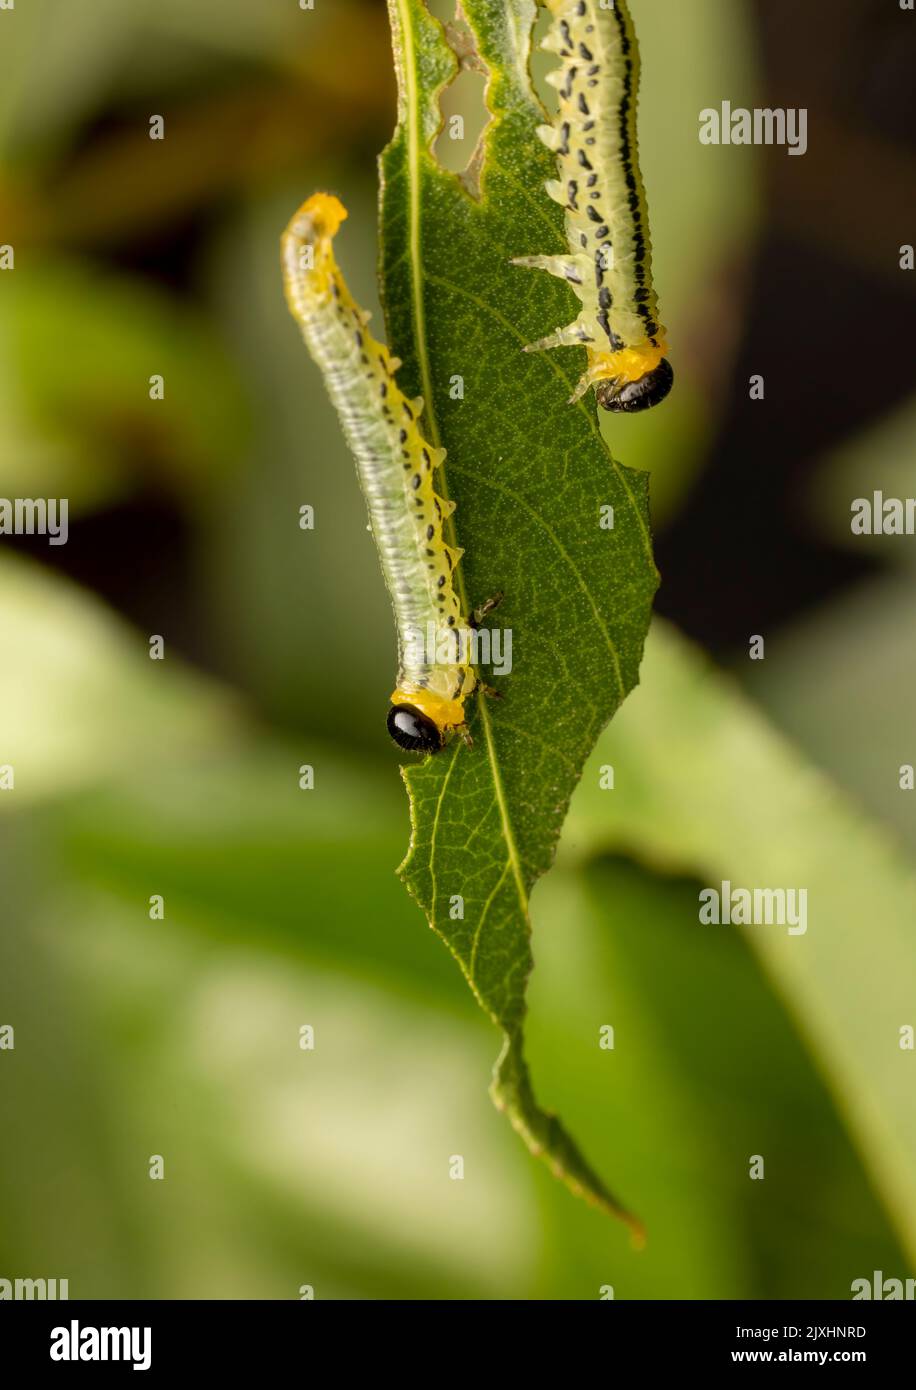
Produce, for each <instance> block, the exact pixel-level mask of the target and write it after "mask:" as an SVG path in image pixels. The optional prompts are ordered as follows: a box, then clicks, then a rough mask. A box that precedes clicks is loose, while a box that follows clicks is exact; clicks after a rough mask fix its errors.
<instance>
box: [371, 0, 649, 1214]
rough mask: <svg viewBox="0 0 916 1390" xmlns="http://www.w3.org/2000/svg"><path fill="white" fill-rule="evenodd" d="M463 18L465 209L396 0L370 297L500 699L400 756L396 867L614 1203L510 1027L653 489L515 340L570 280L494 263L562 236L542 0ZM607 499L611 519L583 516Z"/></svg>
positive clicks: (529, 1113) (562, 318)
mask: <svg viewBox="0 0 916 1390" xmlns="http://www.w3.org/2000/svg"><path fill="white" fill-rule="evenodd" d="M463 11H464V14H465V16H466V18H467V21H468V23H469V25H470V28H471V30H472V33H473V36H474V40H475V44H476V50H477V55H478V57H479V59H480V60H481V61H482V62H483V63H484V65H485V66H486V69H487V73H488V87H487V101H488V107H489V112H490V116H491V120H490V122H489V124H488V125H487V127H486V130H485V134H484V147H483V150H482V155H483V159H482V163H481V165H480V192H481V197H480V199H479V200H478V199H477V198H475V197H474V196H473V195H472V193H471V192H469V190H468V186H467V183H466V181H463V180H462V179H461V178H460V177H458V176H456V175H455V174H453V173H449V172H447V171H445V170H444V169H442V168H441V167H440V166H439V164H438V163H437V161H436V160H435V158H434V156H433V154H432V153H431V147H432V144H433V142H434V140H435V137H436V134H437V132H438V130H439V126H440V123H441V118H440V111H439V96H440V94H441V92H442V90H443V88H444V87H445V86H446V84H447V83H448V82H449V81H450V80H451V79H452V78H453V77H454V75H455V73H456V70H457V66H458V65H457V60H456V57H455V54H454V53H453V51H452V49H451V48H450V47H449V44H448V43H447V41H446V38H445V34H444V31H443V29H442V27H441V26H440V25H439V23H438V22H437V21H435V20H434V19H432V18H431V16H430V14H429V12H428V11H427V9H426V6H425V5H424V4H423V3H422V0H389V13H390V16H391V22H392V30H393V35H394V48H395V57H396V64H397V69H398V83H399V92H400V99H399V122H398V128H397V131H396V133H395V136H394V139H393V141H392V143H391V144H390V146H389V147H388V149H387V150H386V151H385V153H384V155H383V158H382V175H383V200H382V238H383V246H382V275H383V292H384V302H385V306H386V318H387V325H388V336H389V342H390V344H391V347H392V350H393V351H394V352H396V353H397V355H398V356H399V357H401V358H402V359H403V362H404V365H403V367H402V368H401V373H400V375H401V381H402V386H403V387H404V389H405V390H407V391H408V392H409V391H411V390H414V391H416V392H418V393H419V394H422V396H423V398H424V400H425V402H426V413H425V416H424V421H425V426H426V429H427V431H428V433H429V434H430V436H431V437H432V439H433V442H434V443H435V444H437V445H440V444H441V445H443V446H444V447H445V448H446V449H447V450H448V459H447V461H446V464H445V468H444V470H443V472H444V476H443V477H442V479H441V486H440V491H441V492H442V493H443V495H445V496H446V497H448V496H450V497H453V498H454V499H455V500H456V502H457V504H458V509H457V512H456V514H455V517H454V519H453V520H454V528H455V540H456V542H457V543H458V544H460V545H462V546H463V547H464V548H465V551H466V554H465V557H464V560H463V562H462V566H461V570H460V571H459V584H460V588H461V592H462V595H463V598H464V600H465V604H466V609H470V608H473V607H474V606H475V605H477V604H479V603H481V602H482V601H483V600H485V599H487V598H488V597H489V596H490V595H492V594H494V593H496V592H497V591H502V592H503V593H504V595H505V598H504V600H503V603H502V605H501V607H500V608H499V610H498V612H497V614H496V615H495V616H496V619H497V620H498V623H499V625H501V626H502V627H503V628H506V629H511V632H512V642H513V670H512V673H511V675H509V676H508V677H507V678H506V679H504V680H500V682H499V684H500V687H501V689H500V693H501V694H502V695H503V696H504V699H503V700H502V701H501V702H499V703H495V702H490V701H488V700H486V699H485V698H484V697H477V698H476V699H475V701H474V702H473V703H474V704H476V710H471V711H470V712H469V713H470V720H471V728H472V732H473V735H474V739H475V744H474V747H473V748H472V749H470V750H469V749H467V748H465V747H463V746H462V744H461V743H460V742H459V741H455V742H454V743H453V744H452V745H451V746H450V747H449V748H448V750H447V751H446V752H444V753H443V754H441V755H440V756H438V757H436V758H433V759H430V760H428V761H427V762H426V763H424V764H421V765H420V766H412V767H410V768H409V769H407V770H406V771H405V774H404V776H405V781H406V783H407V788H408V792H409V795H410V801H411V817H412V825H413V835H412V839H411V846H410V850H409V852H408V855H407V858H406V860H405V862H404V864H403V865H402V868H401V873H402V875H403V878H404V880H405V882H406V884H407V887H408V889H409V890H410V892H411V893H412V894H413V896H414V897H415V898H416V899H417V901H418V902H419V903H420V904H421V906H422V907H423V908H424V910H425V911H426V913H427V915H428V918H429V921H430V924H431V925H432V927H433V928H434V930H435V931H436V932H438V933H439V935H440V936H441V937H442V938H443V940H444V941H445V942H446V944H447V945H448V947H449V949H450V950H451V951H452V952H453V954H454V955H455V957H456V959H457V960H458V962H459V964H460V966H461V968H462V970H463V971H464V973H465V976H466V977H467V980H468V983H469V984H470V986H471V988H472V990H473V991H474V994H475V995H476V997H477V999H478V1001H479V1003H480V1005H481V1007H482V1008H483V1009H484V1010H485V1011H486V1012H487V1013H488V1014H489V1016H490V1017H491V1019H492V1020H493V1021H494V1023H496V1024H498V1025H499V1027H500V1028H501V1029H502V1030H503V1033H504V1035H505V1041H504V1047H503V1051H502V1055H501V1057H500V1059H499V1062H498V1063H497V1067H496V1072H495V1076H494V1081H493V1087H492V1095H493V1099H494V1101H495V1102H496V1104H497V1106H499V1107H500V1108H501V1109H504V1110H505V1111H506V1112H507V1113H508V1115H509V1118H510V1120H511V1121H512V1124H513V1125H514V1126H515V1128H516V1129H517V1130H518V1131H519V1132H520V1134H521V1135H522V1137H523V1138H524V1140H525V1142H526V1143H527V1144H528V1146H529V1148H530V1149H531V1151H532V1152H533V1153H535V1154H537V1155H539V1156H541V1157H542V1158H544V1159H545V1161H546V1162H547V1163H548V1165H549V1166H550V1167H551V1169H552V1170H553V1171H554V1172H555V1174H556V1175H557V1176H558V1177H560V1178H562V1179H563V1180H564V1181H565V1182H566V1183H567V1185H568V1186H569V1187H570V1188H571V1189H572V1190H573V1191H574V1192H576V1193H578V1194H581V1195H583V1196H584V1197H586V1198H587V1199H588V1200H590V1201H592V1202H594V1203H596V1204H597V1205H598V1206H600V1207H602V1208H604V1209H605V1210H608V1211H612V1212H615V1213H616V1214H618V1215H623V1216H625V1217H626V1213H625V1212H624V1211H623V1210H622V1208H621V1207H620V1204H619V1203H618V1201H617V1199H616V1198H615V1197H614V1196H612V1195H611V1193H610V1191H609V1190H608V1188H607V1187H605V1185H604V1183H603V1182H602V1180H601V1179H600V1178H599V1177H598V1176H597V1175H596V1173H595V1172H594V1171H593V1170H592V1169H591V1168H590V1167H589V1165H588V1164H587V1163H586V1161H585V1159H584V1158H583V1156H582V1155H581V1153H580V1152H579V1150H578V1148H577V1147H576V1145H575V1143H574V1142H573V1140H572V1139H571V1138H570V1136H569V1135H568V1134H567V1133H566V1131H565V1130H564V1129H563V1127H562V1125H561V1124H560V1122H559V1120H558V1119H556V1117H554V1116H552V1115H550V1114H548V1113H547V1112H546V1111H544V1110H543V1109H541V1107H540V1106H539V1105H538V1103H537V1101H536V1100H535V1097H534V1093H533V1091H532V1087H531V1083H530V1080H529V1075H528V1069H527V1066H526V1063H525V1057H524V1046H523V1025H524V1018H525V1007H526V1006H525V989H526V984H527V980H528V975H529V973H530V970H531V967H532V956H531V948H530V924H529V918H528V897H529V894H530V892H531V889H532V886H533V884H534V883H535V881H536V879H537V878H538V877H539V876H540V875H541V874H543V873H544V872H545V871H546V870H547V869H548V868H549V867H550V864H551V862H552V859H553V855H554V851H555V847H556V843H557V839H558V837H559V834H560V828H561V826H562V824H563V820H564V817H565V815H566V809H567V805H568V802H569V798H570V795H571V793H572V790H573V788H574V786H575V784H576V782H577V781H578V779H579V776H580V773H581V769H582V766H583V763H584V761H585V759H586V757H587V756H588V753H589V751H590V750H591V748H592V747H593V745H594V743H595V740H596V739H597V737H598V735H599V733H600V731H601V729H602V728H603V727H604V725H605V724H606V723H607V721H608V720H609V719H610V717H611V716H612V715H613V713H614V711H615V710H616V709H617V707H618V706H619V705H620V703H621V701H622V700H623V699H624V697H625V696H626V695H627V693H628V692H629V691H630V690H631V689H632V688H633V686H634V685H635V684H636V682H637V674H638V669H639V662H640V658H641V655H642V648H643V642H644V640H645V634H646V630H647V627H648V622H649V614H650V608H651V603H652V596H653V594H654V591H655V587H656V583H657V574H656V571H655V567H654V564H653V561H652V553H651V538H650V533H649V522H648V509H647V480H646V477H645V475H643V474H637V473H633V472H631V471H629V470H628V469H625V468H623V467H621V466H620V465H619V464H618V463H616V462H615V461H614V460H613V459H612V458H611V457H610V455H609V453H608V451H607V448H606V446H605V444H604V442H603V440H602V438H601V435H600V433H599V430H598V425H597V420H596V409H595V405H594V401H593V398H592V397H591V394H589V397H588V398H586V399H585V400H584V401H581V402H580V403H579V404H578V405H576V406H571V405H569V404H567V402H568V398H569V396H570V395H571V393H572V390H573V387H574V385H575V382H576V380H577V378H578V376H579V374H580V371H581V370H582V367H583V365H584V361H583V360H580V356H581V357H582V358H584V354H581V355H580V353H578V352H576V351H573V350H570V349H566V350H563V351H561V352H559V353H553V354H537V355H533V356H532V355H527V354H524V353H523V352H522V348H523V347H524V345H525V344H526V343H529V342H532V341H533V340H534V339H536V338H538V337H540V336H542V335H543V334H544V333H545V332H547V331H549V330H550V329H551V328H553V327H555V326H556V325H557V324H559V323H565V322H567V321H568V320H569V319H570V318H571V317H572V316H573V315H574V313H575V306H574V299H573V295H572V292H571V290H569V288H568V287H566V286H564V285H561V284H559V283H558V282H556V281H554V280H553V279H552V278H551V277H549V276H546V275H543V274H536V273H534V272H532V271H525V270H520V269H517V268H514V267H512V266H511V265H510V264H509V262H510V258H511V257H513V256H518V255H526V254H532V253H551V252H559V251H562V250H564V249H565V239H564V235H563V227H562V213H561V211H560V209H559V208H558V207H557V206H556V205H555V204H553V203H552V202H551V200H550V199H549V198H548V197H547V195H546V193H545V192H544V190H543V185H544V182H545V180H546V179H548V178H550V177H551V174H552V172H553V169H552V166H553V158H552V156H551V155H550V154H549V153H548V152H547V151H546V150H545V149H544V147H543V146H542V145H541V143H540V141H539V140H538V139H537V138H536V136H535V128H536V126H537V125H538V124H539V123H541V122H542V121H543V120H544V119H545V115H544V112H543V110H542V108H541V107H540V105H539V104H538V102H537V101H536V99H535V98H534V96H533V94H532V92H531V89H530V84H529V80H528V58H529V46H530V36H531V28H532V25H533V22H534V18H535V13H536V6H535V4H534V3H533V0H508V3H505V2H504V0H466V3H465V4H464V6H463ZM459 376H460V377H461V378H462V379H463V382H464V395H463V398H460V399H453V395H454V394H455V393H454V392H453V391H451V390H450V388H451V386H452V383H453V380H454V378H456V377H459ZM606 506H611V507H613V508H614V520H615V524H614V527H613V529H611V530H604V529H602V528H601V527H600V525H599V518H600V515H601V508H602V507H606ZM494 625H495V624H494ZM459 897H460V898H461V899H462V900H463V912H464V915H463V918H453V915H452V914H453V912H454V911H455V910H456V908H455V906H454V905H455V903H456V901H457V899H458V898H459ZM634 1224H635V1223H634Z"/></svg>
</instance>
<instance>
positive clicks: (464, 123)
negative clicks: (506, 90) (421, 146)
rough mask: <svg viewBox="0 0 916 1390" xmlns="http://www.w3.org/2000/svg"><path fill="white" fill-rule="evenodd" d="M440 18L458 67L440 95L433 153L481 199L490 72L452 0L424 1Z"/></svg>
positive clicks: (470, 191) (433, 13)
mask: <svg viewBox="0 0 916 1390" xmlns="http://www.w3.org/2000/svg"><path fill="white" fill-rule="evenodd" d="M426 5H427V9H428V10H429V12H430V14H431V15H432V16H433V18H434V19H437V20H439V22H440V23H441V24H442V27H443V29H444V31H445V37H446V39H447V41H448V44H449V47H450V48H451V49H452V50H453V52H454V53H455V55H456V57H457V58H458V61H459V64H460V68H459V71H458V75H457V76H456V78H455V80H454V81H453V82H450V83H449V84H448V86H447V87H446V88H445V89H444V91H443V92H442V94H441V97H440V103H439V104H440V109H441V111H442V129H441V131H440V132H439V135H438V137H437V139H436V142H435V144H434V146H433V153H434V154H435V156H436V159H437V160H438V161H439V164H440V165H441V166H442V168H443V169H447V170H448V171H449V172H450V173H452V174H457V175H458V176H459V178H460V179H461V181H462V183H463V184H464V185H465V187H466V188H467V190H468V192H469V193H470V194H471V196H472V197H474V198H477V199H479V198H480V168H481V164H482V161H483V141H484V133H485V131H486V128H487V126H488V125H489V123H490V119H491V117H490V112H489V111H488V109H487V83H488V81H489V71H488V69H487V66H486V64H485V63H484V62H483V60H482V59H481V57H480V54H479V53H478V51H477V45H476V43H475V40H474V34H473V32H472V30H471V28H470V26H469V25H468V23H467V20H466V19H465V18H464V15H463V14H462V11H461V6H460V4H459V5H457V6H456V4H455V0H426Z"/></svg>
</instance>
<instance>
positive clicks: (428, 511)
mask: <svg viewBox="0 0 916 1390" xmlns="http://www.w3.org/2000/svg"><path fill="white" fill-rule="evenodd" d="M346 216H347V211H346V208H344V206H343V204H342V203H341V202H340V201H339V200H338V199H337V198H335V197H333V196H332V195H330V194H327V193H316V194H315V196H314V197H312V198H310V199H309V200H308V202H306V203H303V205H302V207H301V208H300V209H299V211H298V212H297V213H296V215H295V216H294V217H293V218H292V220H291V222H290V223H289V226H288V227H287V229H286V231H285V232H284V234H283V238H282V261H283V281H284V288H285V292H286V299H287V303H288V304H289V307H290V310H291V311H292V314H293V317H294V318H295V319H296V322H297V323H298V324H299V326H300V328H301V330H302V336H303V338H304V339H305V344H306V346H307V348H308V350H309V352H310V353H311V355H312V357H313V358H314V359H315V361H316V363H317V364H318V366H319V367H320V369H321V372H322V374H323V376H324V380H325V385H326V386H327V389H328V394H329V395H330V397H331V400H332V402H333V404H334V405H335V407H336V409H337V412H338V415H339V416H340V421H341V425H342V427H343V431H344V435H345V436H346V439H347V442H348V444H349V445H350V448H351V449H352V451H353V454H354V455H355V458H356V467H357V472H358V474H359V479H360V483H361V485H362V489H363V492H364V493H365V496H366V502H367V505H368V508H369V521H370V526H371V530H372V534H373V536H374V537H375V542H376V545H377V546H378V551H379V559H380V561H381V566H382V572H383V574H384V577H385V582H386V584H387V586H388V592H389V594H390V595H391V602H392V605H393V608H394V614H395V621H396V624H397V631H398V660H399V664H398V678H397V685H396V688H395V690H394V692H393V694H392V696H391V708H390V710H389V712H388V731H389V733H390V734H391V736H392V738H393V739H394V741H395V743H397V744H398V746H399V747H401V748H404V749H408V750H410V751H414V752H425V753H434V752H437V751H438V750H439V749H440V748H442V747H443V746H444V743H445V740H446V737H447V735H449V734H450V733H458V734H459V735H461V736H462V737H463V738H464V739H465V740H466V741H468V742H469V741H470V740H469V738H468V735H467V728H466V723H465V715H464V702H465V700H466V699H467V697H468V696H469V695H470V694H471V693H472V692H473V691H474V690H475V689H476V688H477V687H478V680H477V676H476V673H475V672H474V670H473V668H472V667H471V665H470V664H469V663H468V661H467V651H468V646H467V636H468V631H469V627H470V624H469V622H468V619H467V617H466V616H465V615H464V613H463V611H462V605H461V602H460V599H459V596H458V594H457V592H456V589H455V585H454V582H453V573H454V570H455V566H456V565H457V564H458V562H459V560H460V559H461V555H462V551H460V550H456V549H454V548H453V547H452V546H449V545H448V544H447V543H446V541H445V538H444V535H443V526H444V523H445V521H446V519H447V518H448V517H449V516H450V515H451V513H452V512H453V510H454V506H455V504H454V502H446V501H445V500H443V499H442V498H441V497H439V496H437V494H436V491H435V489H434V487H433V472H434V470H435V469H436V468H437V467H438V465H439V464H440V463H441V462H442V460H443V459H444V457H445V450H444V449H434V448H433V447H432V446H431V445H430V444H429V442H428V441H427V440H426V439H425V438H424V435H423V432H422V430H421V428H420V424H419V419H420V415H421V412H422V410H423V400H422V397H416V398H415V399H414V400H408V399H407V398H406V396H404V395H403V393H402V392H401V390H400V388H399V387H398V384H397V380H396V378H395V372H396V370H397V368H398V367H399V366H400V363H399V362H398V360H397V359H396V358H394V357H392V356H391V355H390V353H389V352H388V349H387V348H386V347H385V346H384V345H383V344H382V343H379V342H377V341H376V340H375V339H374V338H373V337H372V335H371V333H370V332H369V331H368V329H367V327H366V324H367V322H368V319H369V315H368V314H367V313H366V312H365V310H363V309H361V308H360V307H359V305H358V304H356V302H355V301H354V299H353V297H352V295H351V294H350V291H349V289H348V288H347V285H346V282H345V281H344V278H343V276H342V275H341V272H340V269H339V267H338V265H337V263H336V261H335V259H334V248H333V239H334V236H335V235H336V233H337V230H338V228H339V226H340V224H341V222H343V220H344V218H345V217H346ZM430 624H431V625H432V627H430ZM431 631H434V632H435V634H436V641H435V642H434V643H429V642H428V641H426V638H427V634H428V633H430V632H431ZM443 652H445V653H446V654H447V655H448V659H447V660H444V661H443V660H441V659H440V658H441V655H442V653H443Z"/></svg>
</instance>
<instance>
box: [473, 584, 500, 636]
mask: <svg viewBox="0 0 916 1390" xmlns="http://www.w3.org/2000/svg"><path fill="white" fill-rule="evenodd" d="M503 598H504V595H503V591H502V589H498V590H497V592H496V593H495V594H493V595H492V596H491V597H490V598H488V599H485V600H484V602H483V603H482V604H481V605H480V607H479V608H475V609H474V612H473V613H472V614H471V617H470V622H469V626H470V627H473V628H478V627H480V624H481V623H482V622H483V620H484V618H485V617H486V616H487V614H488V613H492V612H493V609H494V608H498V607H499V605H500V604H501V603H502V601H503Z"/></svg>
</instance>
